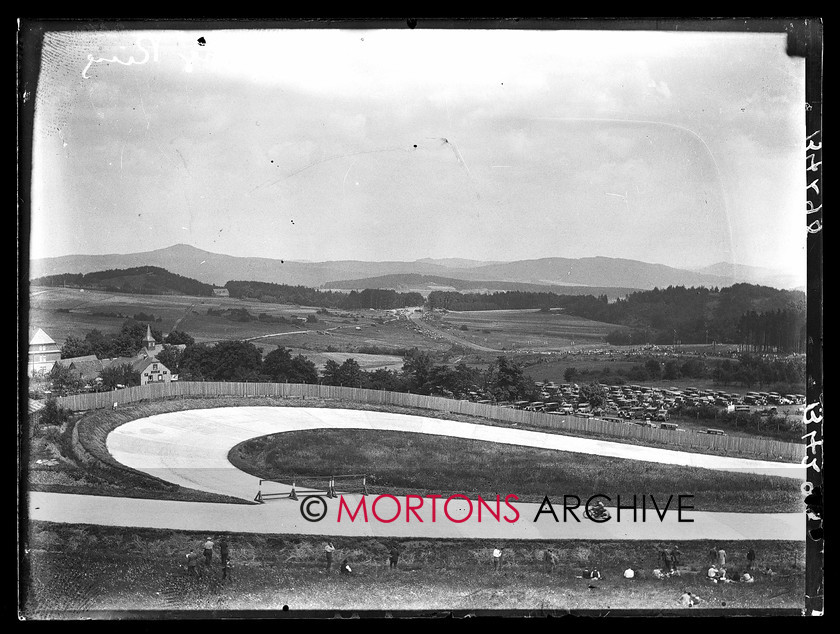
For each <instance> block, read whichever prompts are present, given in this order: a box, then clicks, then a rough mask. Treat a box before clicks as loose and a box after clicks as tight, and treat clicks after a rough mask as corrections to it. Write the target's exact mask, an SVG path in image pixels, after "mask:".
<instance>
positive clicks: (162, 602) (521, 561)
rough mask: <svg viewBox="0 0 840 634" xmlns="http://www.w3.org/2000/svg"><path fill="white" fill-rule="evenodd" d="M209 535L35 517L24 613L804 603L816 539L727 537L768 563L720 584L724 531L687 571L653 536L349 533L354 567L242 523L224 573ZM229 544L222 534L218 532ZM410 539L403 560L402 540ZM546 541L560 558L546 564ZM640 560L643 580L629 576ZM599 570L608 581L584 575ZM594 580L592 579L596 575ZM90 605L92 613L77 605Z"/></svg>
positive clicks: (696, 547)
mask: <svg viewBox="0 0 840 634" xmlns="http://www.w3.org/2000/svg"><path fill="white" fill-rule="evenodd" d="M206 537H207V535H206V534H203V533H201V534H199V533H187V532H179V531H163V530H153V529H122V528H107V527H95V526H64V525H57V524H50V523H40V522H38V523H32V525H31V526H30V531H29V534H28V536H27V541H26V544H25V546H26V547H27V548H28V549H29V554H28V556H27V557H26V558H25V560H24V567H23V568H22V571H21V584H22V585H23V586H24V587H25V589H26V594H25V596H26V601H25V602H24V603H23V613H24V614H25V615H26V616H27V618H30V619H38V618H60V617H61V615H62V613H65V612H68V611H73V610H89V611H109V610H116V611H121V610H123V611H125V610H176V611H178V610H282V609H283V608H284V606H288V607H289V610H290V611H292V612H296V611H302V610H333V611H334V610H388V609H390V610H497V609H505V610H533V611H535V612H537V613H542V614H544V613H551V612H552V611H563V610H575V609H598V610H606V609H609V610H621V609H654V610H679V609H680V606H679V604H678V603H677V599H678V597H679V595H680V593H681V592H682V590H683V589H684V588H688V589H690V590H691V591H692V592H693V593H694V594H696V595H698V596H699V597H700V599H701V600H702V601H703V603H702V604H701V605H700V607H701V608H713V609H716V610H719V611H720V612H721V613H723V614H725V613H726V611H727V610H733V609H767V608H792V609H796V608H799V607H801V605H802V598H801V597H802V588H803V587H804V561H803V556H804V546H803V544H801V543H793V542H758V543H755V544H751V543H748V542H723V543H721V544H719V545H720V546H721V547H723V548H724V549H725V550H726V551H727V553H728V555H729V562H730V563H729V569H730V570H739V571H740V570H743V566H744V565H745V553H746V551H747V549H748V548H749V547H751V546H752V547H754V548H755V549H756V554H757V566H758V568H759V569H761V570H762V571H766V570H767V569H768V568H770V569H772V571H773V572H772V574H771V573H767V572H762V573H759V574H758V575H757V579H756V582H755V583H752V584H743V583H732V584H725V585H716V584H712V583H711V582H709V581H706V580H705V579H704V578H703V571H704V570H705V569H706V568H708V562H709V554H708V551H709V549H710V548H711V547H713V546H714V545H715V544H714V543H712V542H699V541H698V542H680V543H679V544H667V545H666V546H668V547H673V546H679V549H680V551H681V552H682V566H681V572H682V574H681V576H680V577H673V578H670V579H664V580H657V579H655V578H653V576H652V574H651V572H652V570H653V568H655V567H656V566H657V554H658V550H659V546H660V544H657V543H653V542H637V541H634V542H622V541H616V542H597V543H587V542H583V541H562V542H545V543H537V542H528V543H524V542H507V543H505V544H503V545H504V546H505V551H504V552H505V554H504V557H503V562H502V568H501V570H500V572H499V573H494V571H493V566H492V564H491V553H492V549H493V548H494V547H495V546H496V544H494V543H487V542H484V541H481V540H388V541H385V540H376V539H370V538H337V539H335V540H333V543H334V545H335V547H336V552H335V557H334V561H335V562H340V561H341V560H342V559H343V558H345V557H347V558H348V559H349V561H350V563H351V566H352V568H353V571H354V574H353V575H351V576H350V577H343V576H339V575H338V574H337V570H336V568H337V564H333V571H332V574H330V575H327V574H325V572H324V555H323V546H324V542H323V541H322V540H321V539H320V538H316V537H307V536H288V537H277V536H260V535H229V536H228V541H229V543H230V554H231V560H232V562H233V564H234V567H233V569H232V571H231V578H230V579H228V580H222V579H221V567H220V563H219V559H218V551H217V552H216V554H215V555H214V559H213V563H212V565H211V566H210V567H209V568H204V566H203V564H200V567H201V568H202V569H203V574H202V576H201V578H198V579H193V578H190V577H189V576H188V575H187V573H186V570H185V569H184V568H183V566H182V562H183V561H184V555H185V553H186V552H188V551H189V549H190V548H196V549H197V552H200V551H198V549H200V546H201V544H202V542H203V541H204V540H205V539H206ZM217 543H218V540H217ZM393 545H396V546H397V547H398V548H399V549H400V551H401V555H400V560H399V565H398V568H397V569H396V570H391V569H389V567H388V564H387V562H386V560H387V557H388V551H389V549H390V547H391V546H393ZM546 548H550V549H552V551H553V552H554V553H555V554H556V555H557V556H558V558H559V563H558V565H557V567H556V569H555V570H554V571H553V572H550V573H549V572H547V571H546V569H545V567H544V562H543V553H544V552H545V549H546ZM628 567H632V568H633V569H634V570H636V571H637V573H638V574H637V577H636V579H634V580H627V579H624V578H623V576H622V572H623V571H624V570H625V569H627V568H628ZM591 568H597V569H598V570H599V571H600V572H601V575H602V579H601V580H600V581H597V582H590V581H589V580H586V579H581V578H578V576H580V575H581V573H582V571H583V570H584V569H591ZM590 586H592V587H590ZM75 616H76V617H78V616H79V615H75Z"/></svg>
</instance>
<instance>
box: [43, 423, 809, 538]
mask: <svg viewBox="0 0 840 634" xmlns="http://www.w3.org/2000/svg"><path fill="white" fill-rule="evenodd" d="M321 428H332V429H342V428H344V429H368V430H389V431H404V432H414V433H426V434H436V435H445V436H451V437H459V438H470V439H475V440H484V441H491V442H498V443H506V444H512V445H522V446H531V447H540V448H544V449H556V450H560V451H570V452H579V453H588V454H594V455H602V456H613V457H619V458H628V459H632V460H640V461H647V462H656V463H659V464H673V465H686V466H693V467H702V468H708V469H719V470H726V471H731V472H733V473H738V472H749V473H761V474H768V475H777V476H782V477H788V478H794V479H802V478H803V477H804V469H803V468H802V467H801V466H800V465H798V464H788V463H777V462H766V461H755V460H745V459H739V458H729V457H723V456H711V455H707V454H692V453H687V452H679V451H671V450H666V449H659V448H652V447H642V446H638V445H627V444H621V443H615V442H607V441H600V440H593V439H585V438H577V437H571V436H562V435H558V434H545V433H540V432H533V431H526V430H520V429H515V428H510V427H499V426H490V425H478V424H472V423H463V422H455V421H444V420H441V419H437V418H426V417H423V416H409V415H406V414H396V413H388V412H373V411H365V410H344V409H326V408H299V407H294V408H284V407H229V408H213V409H202V410H191V411H184V412H171V413H166V414H159V415H156V416H151V417H148V418H143V419H139V420H135V421H131V422H129V423H126V424H124V425H122V426H120V427H118V428H117V429H115V430H114V431H113V432H111V434H110V435H109V436H108V440H107V445H108V450H109V451H110V452H111V454H112V455H113V456H114V458H115V459H117V460H118V461H119V462H121V463H123V464H125V465H127V466H129V467H132V468H134V469H137V470H139V471H143V472H146V473H148V474H151V475H154V476H156V477H158V478H161V479H163V480H166V481H168V482H172V483H175V484H178V485H181V486H184V487H188V488H192V489H199V490H202V491H208V492H213V493H219V494H222V495H229V496H234V497H238V498H242V499H243V500H253V499H254V497H255V495H256V494H257V491H260V490H261V491H262V492H263V493H285V492H288V491H289V490H290V486H289V484H290V483H286V484H278V483H273V484H271V485H270V487H269V486H266V484H263V485H262V487H261V486H260V481H259V479H258V478H256V477H254V476H251V475H249V474H246V473H244V472H242V471H240V470H238V469H236V468H235V467H234V466H233V465H232V464H231V463H230V462H229V461H228V459H227V455H228V453H229V451H230V450H231V448H233V447H234V446H235V445H237V444H239V443H240V442H243V441H245V440H248V439H250V438H254V437H257V436H264V435H268V434H275V433H280V432H287V431H299V430H309V429H321ZM733 477H737V476H733ZM690 486H691V485H690V483H686V482H678V483H674V488H675V494H679V493H690ZM515 493H516V491H505V492H500V494H501V496H502V503H501V505H500V506H499V507H496V505H495V500H493V502H492V503H491V507H490V509H488V508H486V507H485V508H484V509H483V511H484V512H483V515H482V518H481V520H479V517H478V511H477V508H478V506H479V505H478V503H477V501H476V500H472V501H471V503H472V504H473V505H474V507H475V508H474V509H473V512H471V513H469V514H468V510H469V507H468V502H467V501H466V500H462V499H455V500H453V502H452V503H450V504H449V505H448V506H447V507H446V509H445V510H446V511H448V516H447V515H446V514H445V513H444V512H443V511H444V508H443V507H444V501H445V500H440V501H438V503H437V504H436V506H435V507H434V509H433V508H432V506H433V504H432V501H431V500H428V499H427V500H425V501H424V500H422V499H420V500H419V502H422V506H419V505H418V500H417V499H415V500H414V501H413V506H414V507H416V508H417V511H416V513H415V514H410V513H409V512H408V511H407V509H406V502H407V500H406V498H404V497H399V498H383V499H381V500H380V501H379V502H378V503H377V504H378V506H377V507H376V509H374V508H373V502H374V500H375V497H374V496H367V498H362V497H361V496H359V495H348V496H345V501H346V507H345V509H343V516H342V517H341V520H340V521H339V508H340V504H339V501H338V500H335V499H323V500H322V501H323V502H325V503H326V505H327V506H328V509H327V510H326V515H325V517H324V518H323V519H322V520H321V521H306V520H305V519H304V518H303V517H302V515H301V506H300V503H299V502H295V501H294V500H289V499H272V500H270V501H268V502H266V503H265V504H252V505H235V504H212V503H199V502H176V501H166V500H140V499H128V498H106V497H100V496H79V495H62V494H52V493H32V494H31V495H30V518H31V519H35V520H39V519H40V520H45V521H59V522H62V521H63V522H73V523H98V524H107V525H112V526H144V527H158V528H172V529H183V530H202V531H205V530H206V531H211V532H220V531H230V532H253V533H275V534H294V533H297V534H314V535H336V536H338V535H347V536H350V535H357V536H382V537H384V536H391V537H417V538H421V537H422V538H429V537H446V538H486V539H496V540H508V539H509V540H517V539H540V540H545V539H606V540H620V539H644V540H668V541H676V540H691V539H712V540H743V539H749V540H768V539H777V540H803V539H804V527H805V519H804V513H772V514H742V513H713V512H695V511H691V510H686V511H684V512H683V513H682V515H681V518H680V517H679V516H678V514H677V512H676V508H675V505H676V500H674V502H673V504H672V505H671V506H670V507H669V509H668V511H667V512H666V513H665V514H664V517H663V518H662V519H660V518H659V517H658V516H657V515H656V514H655V513H654V512H653V511H652V510H651V507H650V505H649V504H648V506H647V510H646V513H645V515H644V519H642V512H641V508H639V510H638V512H637V514H636V521H633V513H632V511H629V510H625V511H622V513H621V521H620V522H617V521H616V519H617V518H616V514H615V510H613V519H612V520H610V521H609V522H606V523H602V524H599V523H594V522H591V521H588V520H585V519H583V520H582V521H580V522H578V521H575V519H574V518H573V517H572V516H571V515H567V516H566V517H565V521H564V514H563V508H562V498H563V495H564V494H574V492H573V491H556V492H553V491H547V492H546V493H547V495H548V496H549V498H550V499H551V500H552V502H553V503H554V505H555V509H554V510H555V513H556V515H557V518H558V521H555V520H554V517H553V516H552V515H551V514H550V513H548V512H545V513H542V514H540V515H539V520H538V521H535V518H537V512H538V511H539V510H540V506H539V505H538V504H526V503H518V502H514V503H513V504H514V506H507V505H505V504H504V496H505V495H507V494H515ZM605 493H607V494H609V492H606V491H605ZM642 493H643V492H641V491H640V492H639V494H640V495H641V494H642ZM362 500H364V503H365V507H366V508H367V510H368V520H369V521H367V522H365V521H364V520H363V518H362V511H361V510H359V511H358V513H359V514H358V515H357V516H356V519H355V520H354V521H350V518H349V517H348V514H347V513H348V510H349V511H353V512H355V511H357V507H358V505H359V504H360V503H361V502H362ZM658 502H660V504H662V503H663V502H664V501H663V500H658ZM318 504H321V503H320V502H317V501H316V506H317V505H318ZM398 504H399V508H397V505H398ZM608 506H609V505H608ZM660 508H661V507H660ZM514 509H515V510H514ZM433 510H434V511H436V514H435V518H434V521H433V517H432V511H433ZM543 510H546V509H543ZM494 512H495V513H494ZM375 513H376V514H378V517H379V518H380V519H379V520H377V519H376V515H375ZM515 513H516V514H515ZM505 517H507V518H508V519H515V521H513V522H509V521H506V520H505ZM578 517H580V513H579V512H578ZM391 518H394V519H393V520H391ZM680 519H682V520H683V521H680ZM421 520H422V521H421ZM462 520H463V521H462ZM685 520H693V521H685Z"/></svg>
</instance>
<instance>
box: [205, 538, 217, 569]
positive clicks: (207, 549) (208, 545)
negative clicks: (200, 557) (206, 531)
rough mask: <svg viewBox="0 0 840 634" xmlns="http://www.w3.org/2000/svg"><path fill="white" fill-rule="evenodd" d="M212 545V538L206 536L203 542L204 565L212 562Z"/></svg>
mask: <svg viewBox="0 0 840 634" xmlns="http://www.w3.org/2000/svg"><path fill="white" fill-rule="evenodd" d="M213 546H215V544H214V543H213V540H212V539H211V538H210V537H208V538H207V541H206V542H204V564H205V565H206V566H210V564H211V563H212V562H213Z"/></svg>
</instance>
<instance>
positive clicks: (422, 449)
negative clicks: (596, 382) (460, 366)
mask: <svg viewBox="0 0 840 634" xmlns="http://www.w3.org/2000/svg"><path fill="white" fill-rule="evenodd" d="M228 458H229V460H230V461H231V462H232V463H233V464H234V465H236V466H237V467H238V468H239V469H241V470H243V471H246V472H248V473H251V474H252V475H255V476H257V477H260V478H266V479H272V480H281V481H288V478H289V477H290V476H294V477H295V478H296V481H297V483H298V485H299V486H301V487H313V488H324V487H325V486H326V482H325V481H320V480H314V479H311V478H307V476H315V475H318V476H321V475H324V474H329V473H333V474H336V475H340V474H343V473H365V474H369V476H370V477H368V479H367V486H368V491H369V492H370V493H373V494H376V493H389V494H393V495H406V494H409V493H411V494H418V495H427V494H431V493H441V494H446V495H448V494H451V493H453V492H457V493H463V494H467V495H482V496H484V497H487V496H489V497H490V498H493V497H494V496H495V495H496V494H497V493H500V494H501V495H503V496H504V495H505V494H508V493H515V494H516V495H518V496H519V498H520V499H521V500H522V501H528V502H540V501H541V500H542V499H543V497H544V496H546V495H548V496H550V497H557V496H559V495H563V494H574V495H577V496H579V497H580V498H581V499H584V500H585V499H587V498H589V497H590V496H592V495H595V494H597V493H602V494H606V495H609V496H610V498H612V499H613V500H615V498H616V495H620V496H621V497H622V499H624V500H628V499H631V498H632V497H633V495H634V494H637V495H641V494H651V495H654V496H655V497H656V498H657V499H659V500H667V499H668V496H670V495H674V496H676V495H680V494H685V495H693V496H694V498H693V500H692V504H693V506H694V508H695V509H696V510H698V511H728V512H760V513H772V512H796V511H800V510H802V494H801V492H800V490H799V483H798V482H796V481H793V480H791V479H789V478H781V477H771V476H761V475H754V474H746V473H740V474H732V473H728V472H723V471H714V470H711V469H698V468H692V467H681V466H672V465H660V464H656V463H646V462H638V461H634V460H626V459H621V458H607V457H600V456H590V455H586V454H578V453H570V452H562V451H553V450H548V449H536V448H531V447H521V446H511V445H500V444H497V443H491V442H486V441H478V440H468V439H461V438H450V437H446V436H434V435H430V434H415V433H403V432H389V431H370V430H362V429H351V430H331V429H318V430H311V431H296V432H287V433H283V434H275V435H273V436H261V437H259V438H253V439H251V440H248V441H246V442H244V443H241V444H239V445H237V446H236V447H234V448H233V449H232V450H231V451H230V453H229V455H228ZM341 486H343V487H344V488H345V489H347V486H351V485H349V484H347V483H344V482H342V485H341ZM353 486H356V487H357V488H358V482H354V483H353ZM349 490H351V491H352V490H354V489H352V488H351V489H349Z"/></svg>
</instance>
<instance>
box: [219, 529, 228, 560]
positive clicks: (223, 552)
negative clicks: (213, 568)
mask: <svg viewBox="0 0 840 634" xmlns="http://www.w3.org/2000/svg"><path fill="white" fill-rule="evenodd" d="M219 556H220V557H221V558H222V567H224V565H225V562H227V560H228V558H229V557H230V546H228V541H227V537H224V536H223V537H222V541H220V542H219Z"/></svg>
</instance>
